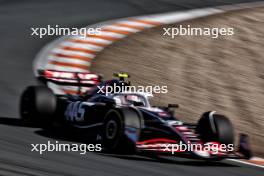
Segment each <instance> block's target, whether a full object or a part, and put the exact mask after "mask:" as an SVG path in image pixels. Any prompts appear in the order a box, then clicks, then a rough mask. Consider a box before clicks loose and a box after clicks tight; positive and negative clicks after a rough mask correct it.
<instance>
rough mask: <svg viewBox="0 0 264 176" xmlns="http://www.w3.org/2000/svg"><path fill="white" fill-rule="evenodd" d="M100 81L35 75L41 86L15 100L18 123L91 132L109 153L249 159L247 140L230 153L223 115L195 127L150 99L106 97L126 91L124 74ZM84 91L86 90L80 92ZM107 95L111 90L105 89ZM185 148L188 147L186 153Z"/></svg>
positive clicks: (56, 73)
mask: <svg viewBox="0 0 264 176" xmlns="http://www.w3.org/2000/svg"><path fill="white" fill-rule="evenodd" d="M114 75H115V76H116V77H118V79H112V80H107V81H103V80H102V77H101V76H99V75H96V74H91V73H75V72H63V71H54V70H40V71H39V77H38V80H40V82H42V83H44V84H45V85H42V86H29V87H27V88H26V89H25V91H24V92H23V94H22V96H21V103H20V114H21V118H22V119H23V121H24V122H27V123H37V124H41V125H43V126H52V125H54V124H60V125H61V126H63V127H64V129H65V130H71V129H74V130H82V131H87V133H89V131H96V133H97V136H99V137H98V140H99V141H101V142H102V144H103V147H104V149H105V150H107V151H111V152H118V153H120V152H121V153H122V152H125V153H126V152H127V153H135V152H137V153H140V152H142V153H145V152H147V153H149V152H150V153H155V154H157V155H176V156H182V157H192V158H198V159H205V160H221V159H225V158H246V159H247V158H250V157H251V151H250V148H249V144H248V137H247V135H244V134H242V135H241V137H240V145H239V147H238V149H237V150H234V147H233V146H234V132H233V127H232V124H231V122H230V121H229V120H228V118H227V117H225V116H224V115H220V114H217V113H215V112H214V111H208V112H205V113H204V114H202V116H201V118H200V120H199V121H198V123H197V124H189V123H185V122H183V121H181V120H179V119H178V118H177V117H175V115H174V109H175V108H177V107H178V105H177V104H169V105H168V106H167V107H153V106H151V105H150V103H149V98H150V97H151V95H150V94H147V93H142V92H141V93H138V92H129V91H124V90H126V89H121V90H123V91H121V92H110V93H109V92H108V94H105V90H106V88H107V87H112V86H118V87H121V88H123V87H127V86H130V85H131V84H130V82H127V81H126V80H125V79H126V78H128V77H129V75H128V74H126V73H117V74H114ZM49 83H53V84H57V85H69V86H77V87H78V88H79V89H78V92H77V94H76V95H71V94H60V95H59V94H55V93H54V91H52V90H51V89H50V88H49V87H48V86H47V85H49ZM84 88H89V89H86V90H87V91H86V92H85V93H83V91H82V90H83V89H84ZM111 90H113V89H111ZM190 146H191V148H190Z"/></svg>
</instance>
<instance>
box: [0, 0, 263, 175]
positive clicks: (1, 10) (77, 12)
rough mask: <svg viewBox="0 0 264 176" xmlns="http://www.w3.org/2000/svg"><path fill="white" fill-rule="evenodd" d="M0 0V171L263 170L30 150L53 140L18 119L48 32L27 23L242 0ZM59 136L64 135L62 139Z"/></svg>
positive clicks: (79, 22)
mask: <svg viewBox="0 0 264 176" xmlns="http://www.w3.org/2000/svg"><path fill="white" fill-rule="evenodd" d="M226 2H227V3H224V1H215V0H188V1H187V0H78V2H77V1H70V0H45V1H44V0H42V1H33V0H0V34H1V41H0V44H1V45H0V46H1V47H0V84H1V86H0V97H1V98H0V108H1V109H0V175H49V176H51V175H91V176H96V175H113V176H117V175H133V176H139V175H144V176H147V175H151V176H155V175H159V176H160V175H174V176H176V175H185V176H191V175H203V176H207V175H208V176H209V175H214V176H218V175H219V176H224V175H227V176H233V175H237V176H239V175H245V176H246V175H247V176H257V175H259V176H260V175H263V173H264V172H263V169H260V168H257V167H252V166H247V165H241V164H237V163H232V162H230V161H225V162H213V163H206V162H203V161H195V160H183V159H177V158H175V159H174V158H173V159H169V160H162V161H157V160H155V159H151V158H148V157H142V156H115V155H106V154H101V153H87V154H86V155H80V154H79V153H77V152H76V153H70V152H67V153H66V152H50V153H46V154H44V155H40V154H38V153H36V152H31V151H30V150H31V146H30V144H31V143H47V140H51V141H53V142H54V141H55V140H59V141H60V142H63V140H62V139H59V137H60V136H61V135H60V134H58V135H55V136H54V134H50V133H47V132H45V131H42V130H41V129H39V128H31V127H24V126H22V125H21V123H20V122H19V120H18V118H19V116H18V99H19V95H20V93H21V92H22V90H23V89H24V88H25V87H26V86H27V85H30V84H35V80H34V77H33V71H32V61H33V59H34V57H35V55H36V54H37V52H38V51H39V50H40V49H41V48H42V47H43V46H44V45H45V44H46V43H48V42H50V41H51V40H53V39H54V37H46V38H43V39H39V38H37V37H36V36H35V37H32V36H30V34H31V31H30V27H44V26H46V25H48V24H50V25H55V24H58V25H60V26H65V27H70V26H72V27H76V26H77V27H81V26H86V25H89V24H93V23H96V22H100V21H104V20H109V19H113V18H120V17H127V16H135V15H141V14H151V13H160V12H166V11H176V10H186V9H190V8H201V7H205V6H215V5H224V4H231V2H232V3H241V2H251V1H249V0H248V1H246V0H244V1H243V0H229V1H226ZM64 140H65V141H66V140H67V139H64Z"/></svg>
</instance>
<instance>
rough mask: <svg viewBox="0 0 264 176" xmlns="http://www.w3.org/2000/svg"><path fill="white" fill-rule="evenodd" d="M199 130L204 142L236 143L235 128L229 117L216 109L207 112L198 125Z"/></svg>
mask: <svg viewBox="0 0 264 176" xmlns="http://www.w3.org/2000/svg"><path fill="white" fill-rule="evenodd" d="M197 132H198V134H200V135H201V138H202V140H203V141H204V142H212V141H214V142H219V143H221V144H226V145H228V144H233V143H234V130H233V126H232V124H231V122H230V121H229V119H228V118H227V117H225V116H223V115H220V114H215V112H214V111H209V112H205V113H204V114H203V115H202V117H201V118H200V120H199V121H198V125H197Z"/></svg>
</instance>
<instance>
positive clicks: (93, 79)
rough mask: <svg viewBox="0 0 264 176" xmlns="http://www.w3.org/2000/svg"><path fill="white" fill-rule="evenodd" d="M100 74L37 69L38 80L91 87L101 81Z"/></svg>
mask: <svg viewBox="0 0 264 176" xmlns="http://www.w3.org/2000/svg"><path fill="white" fill-rule="evenodd" d="M101 79H102V76H100V75H97V74H93V73H89V72H68V71H56V70H38V80H39V81H41V82H42V83H45V84H47V83H48V82H53V83H55V84H58V85H65V86H67V85H69V86H79V87H92V86H94V85H98V84H99V83H100V82H101Z"/></svg>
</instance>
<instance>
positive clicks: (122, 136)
mask: <svg viewBox="0 0 264 176" xmlns="http://www.w3.org/2000/svg"><path fill="white" fill-rule="evenodd" d="M141 126H142V118H141V114H140V113H139V111H137V110H136V109H133V108H122V109H111V110H110V111H109V112H108V113H107V114H106V116H105V119H104V124H103V134H102V138H103V146H104V148H105V149H106V151H108V152H113V153H121V154H124V153H125V154H132V153H135V152H136V142H137V140H138V138H139V136H140V131H141Z"/></svg>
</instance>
